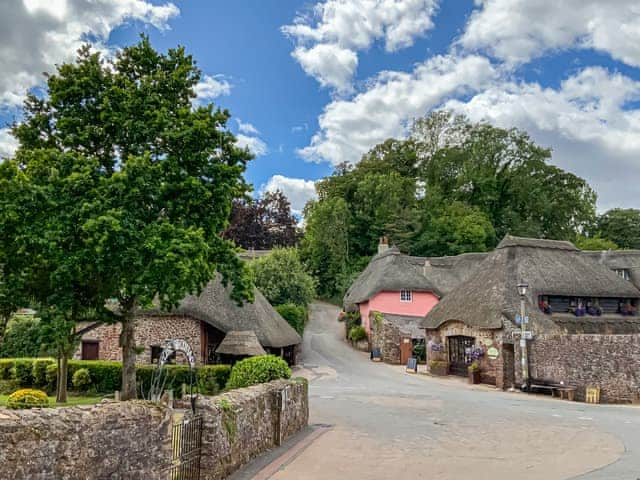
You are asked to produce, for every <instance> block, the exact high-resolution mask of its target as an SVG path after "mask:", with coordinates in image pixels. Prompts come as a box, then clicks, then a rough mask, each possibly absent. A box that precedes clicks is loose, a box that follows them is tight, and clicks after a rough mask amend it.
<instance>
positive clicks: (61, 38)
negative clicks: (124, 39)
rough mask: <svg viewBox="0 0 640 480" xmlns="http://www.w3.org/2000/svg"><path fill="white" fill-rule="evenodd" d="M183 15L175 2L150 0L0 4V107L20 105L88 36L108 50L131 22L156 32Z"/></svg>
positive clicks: (50, 0)
mask: <svg viewBox="0 0 640 480" xmlns="http://www.w3.org/2000/svg"><path fill="white" fill-rule="evenodd" d="M178 13H179V10H178V8H177V7H176V6H175V5H174V4H173V3H168V2H167V3H163V4H160V5H154V4H153V3H151V2H149V1H146V0H66V1H65V0H24V1H19V0H12V1H4V2H2V5H1V6H0V45H1V46H2V47H0V65H2V75H1V76H0V108H11V107H15V106H18V105H20V104H21V102H22V99H23V98H24V94H25V92H26V91H27V90H28V89H29V88H32V87H34V86H37V85H40V84H41V83H43V81H44V77H43V76H42V72H44V71H52V70H53V69H54V65H55V64H56V63H62V62H64V61H69V60H72V59H73V57H74V56H75V53H76V50H77V49H78V48H79V47H80V46H81V45H82V44H84V43H86V41H87V38H91V39H92V40H93V42H92V43H93V44H94V45H95V46H96V48H97V49H105V46H104V42H106V41H107V39H108V38H109V34H110V33H111V32H112V31H113V30H114V29H115V28H116V27H118V26H119V25H122V24H123V23H125V22H127V21H132V20H133V21H141V22H143V23H146V24H149V25H152V26H154V27H155V28H158V29H165V28H167V22H168V21H169V19H171V18H172V17H174V16H176V15H177V14H178Z"/></svg>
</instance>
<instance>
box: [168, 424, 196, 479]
mask: <svg viewBox="0 0 640 480" xmlns="http://www.w3.org/2000/svg"><path fill="white" fill-rule="evenodd" d="M171 449H172V458H171V468H170V475H169V478H170V479H171V480H200V455H201V451H202V415H191V414H187V415H185V416H184V417H182V419H181V420H180V421H179V422H176V423H174V425H173V432H172V435H171Z"/></svg>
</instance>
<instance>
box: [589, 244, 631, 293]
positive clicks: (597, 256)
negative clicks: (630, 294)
mask: <svg viewBox="0 0 640 480" xmlns="http://www.w3.org/2000/svg"><path fill="white" fill-rule="evenodd" d="M582 254H583V255H586V256H588V257H591V258H592V259H594V260H596V261H597V262H598V263H601V264H603V265H606V266H607V267H609V268H610V269H613V270H621V269H625V270H628V271H629V275H630V277H631V281H632V282H633V284H634V285H635V286H636V287H638V288H640V250H605V251H602V252H582Z"/></svg>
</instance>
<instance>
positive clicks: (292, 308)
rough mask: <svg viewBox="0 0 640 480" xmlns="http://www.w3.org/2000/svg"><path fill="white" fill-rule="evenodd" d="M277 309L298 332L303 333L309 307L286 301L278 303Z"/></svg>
mask: <svg viewBox="0 0 640 480" xmlns="http://www.w3.org/2000/svg"><path fill="white" fill-rule="evenodd" d="M275 309H276V310H277V312H278V313H279V314H280V315H281V316H282V318H284V319H285V320H286V321H287V322H288V323H289V325H291V326H292V327H293V329H294V330H295V331H296V332H298V333H299V334H300V335H302V332H303V331H304V325H305V323H307V309H306V308H305V307H303V306H302V305H296V304H295V303H284V304H282V305H276V306H275Z"/></svg>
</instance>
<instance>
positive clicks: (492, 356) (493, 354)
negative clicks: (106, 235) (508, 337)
mask: <svg viewBox="0 0 640 480" xmlns="http://www.w3.org/2000/svg"><path fill="white" fill-rule="evenodd" d="M498 355H500V352H499V351H498V349H497V348H496V347H491V348H490V349H489V350H487V356H488V357H489V358H490V359H491V360H495V359H496V358H498Z"/></svg>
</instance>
